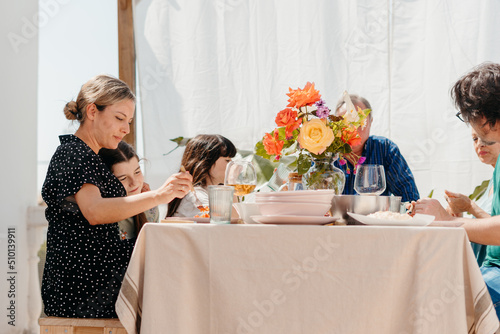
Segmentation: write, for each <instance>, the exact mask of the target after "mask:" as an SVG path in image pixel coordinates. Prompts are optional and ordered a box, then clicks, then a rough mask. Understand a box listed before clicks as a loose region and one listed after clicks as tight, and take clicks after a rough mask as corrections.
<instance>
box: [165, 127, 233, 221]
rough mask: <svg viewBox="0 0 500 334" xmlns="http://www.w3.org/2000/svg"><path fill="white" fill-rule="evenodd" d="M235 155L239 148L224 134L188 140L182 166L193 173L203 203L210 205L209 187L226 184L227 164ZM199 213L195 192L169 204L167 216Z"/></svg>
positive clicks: (188, 215) (189, 215)
mask: <svg viewBox="0 0 500 334" xmlns="http://www.w3.org/2000/svg"><path fill="white" fill-rule="evenodd" d="M235 155H236V147H235V146H234V145H233V143H232V142H231V141H230V140H229V139H227V138H225V137H223V136H221V135H198V136H196V137H194V138H193V139H191V140H190V141H189V142H188V143H187V145H186V150H185V151H184V155H183V156H182V162H181V166H184V168H185V169H186V170H187V171H188V172H189V173H190V174H191V175H192V176H193V185H194V186H195V191H196V195H197V196H198V199H199V200H200V201H201V202H202V204H203V205H204V206H208V191H207V187H208V186H210V185H218V184H224V175H225V172H226V166H227V164H228V163H229V162H230V161H231V158H233V157H234V156H235ZM199 214H200V210H199V209H198V207H197V206H196V204H195V197H194V195H193V194H192V193H189V194H187V195H186V196H185V197H184V198H176V199H174V200H172V201H171V202H170V203H169V204H168V212H167V217H193V216H196V215H199Z"/></svg>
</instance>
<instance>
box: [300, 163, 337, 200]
mask: <svg viewBox="0 0 500 334" xmlns="http://www.w3.org/2000/svg"><path fill="white" fill-rule="evenodd" d="M337 159H338V155H334V156H327V157H325V158H320V159H314V158H313V162H312V164H311V168H309V170H308V171H307V172H306V173H305V174H304V176H303V184H304V187H305V188H306V189H308V190H316V189H332V190H335V194H336V195H340V194H342V191H343V190H344V185H345V175H344V172H343V171H342V170H341V169H340V168H337V167H335V166H334V165H333V163H334V161H335V160H337Z"/></svg>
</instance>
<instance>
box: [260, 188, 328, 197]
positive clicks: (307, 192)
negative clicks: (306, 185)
mask: <svg viewBox="0 0 500 334" xmlns="http://www.w3.org/2000/svg"><path fill="white" fill-rule="evenodd" d="M309 195H316V196H318V195H319V196H332V197H333V195H335V190H329V189H318V190H299V191H270V192H258V193H256V194H255V197H269V196H271V197H273V196H278V197H288V196H309Z"/></svg>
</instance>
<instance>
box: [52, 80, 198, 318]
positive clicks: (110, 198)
mask: <svg viewBox="0 0 500 334" xmlns="http://www.w3.org/2000/svg"><path fill="white" fill-rule="evenodd" d="M134 111H135V96H134V94H133V93H132V92H131V91H130V89H129V88H128V86H127V85H126V84H125V83H124V82H122V81H120V80H118V79H116V78H113V77H110V76H105V75H100V76H96V77H94V78H93V79H91V80H89V81H88V82H87V83H86V84H85V85H83V86H82V89H81V90H80V93H79V94H78V98H77V100H76V102H75V101H72V102H69V103H68V104H67V105H66V107H65V109H64V113H65V115H66V118H68V119H70V120H77V121H78V122H79V123H80V127H79V128H78V130H77V131H76V133H75V134H74V135H64V136H60V141H61V145H60V146H59V147H58V148H57V150H56V152H55V154H54V156H53V157H52V159H51V162H50V165H49V169H48V171H47V177H46V179H45V183H44V185H43V189H42V196H43V199H44V200H45V202H46V203H47V205H48V208H47V210H46V214H45V215H46V218H47V220H48V222H49V228H48V232H47V259H46V263H45V269H44V273H43V282H42V298H43V301H44V305H45V313H46V314H47V315H49V316H59V317H77V318H85V317H89V318H115V317H116V313H115V309H114V306H115V302H116V298H117V295H118V291H119V289H120V286H121V281H122V278H123V275H124V273H125V270H126V268H127V264H128V261H129V258H130V255H131V252H132V248H133V242H134V240H121V239H120V238H119V234H118V226H117V223H116V222H118V221H120V220H123V219H126V218H128V217H132V216H134V215H136V214H138V213H140V212H143V211H146V210H148V209H150V208H152V207H155V206H157V205H158V204H161V203H168V202H170V201H171V200H172V199H174V198H177V197H179V198H181V197H184V196H185V194H186V193H187V192H188V191H189V186H190V183H191V181H192V178H191V175H189V174H188V173H178V174H174V175H172V176H171V177H170V178H169V179H168V180H167V181H166V182H165V184H164V185H163V186H162V187H160V188H158V189H156V190H153V191H149V192H145V193H141V194H138V195H132V196H128V197H125V195H126V191H125V189H124V187H123V185H122V184H121V182H120V181H119V180H118V179H117V178H116V177H115V176H114V175H113V174H112V173H111V172H110V171H109V169H108V168H107V167H106V165H105V164H104V163H103V162H102V160H101V158H100V157H99V155H98V154H97V153H98V152H99V150H100V149H101V148H103V147H104V148H110V149H115V148H116V147H117V146H118V143H119V142H120V141H121V140H122V138H123V137H124V136H125V135H126V134H127V133H129V131H130V122H131V120H132V117H133V115H134Z"/></svg>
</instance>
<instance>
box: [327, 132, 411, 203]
mask: <svg viewBox="0 0 500 334" xmlns="http://www.w3.org/2000/svg"><path fill="white" fill-rule="evenodd" d="M362 156H363V157H365V158H366V161H365V162H364V163H363V164H364V165H368V164H371V165H384V169H385V179H386V183H387V187H386V190H385V191H384V193H383V194H382V195H384V196H390V195H391V194H393V195H394V196H401V197H402V198H401V201H402V202H407V201H416V200H418V199H419V198H420V195H419V193H418V189H417V186H416V184H415V178H414V177H413V174H412V172H411V170H410V167H409V166H408V164H407V163H406V160H405V158H404V157H403V155H401V152H400V151H399V148H398V146H397V145H396V144H395V143H394V142H393V141H391V140H390V139H388V138H385V137H379V136H370V137H369V138H368V140H367V141H366V143H365V148H364V150H363V154H362ZM347 165H349V169H350V170H351V173H350V174H347V172H346V170H347V168H346V165H343V166H342V165H340V164H339V163H338V161H336V162H335V166H337V167H339V168H340V169H342V170H343V171H344V173H345V176H346V181H345V187H344V192H343V194H344V195H355V194H356V191H355V190H354V177H355V175H354V169H355V168H354V166H353V165H352V164H351V163H350V162H349V161H347Z"/></svg>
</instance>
